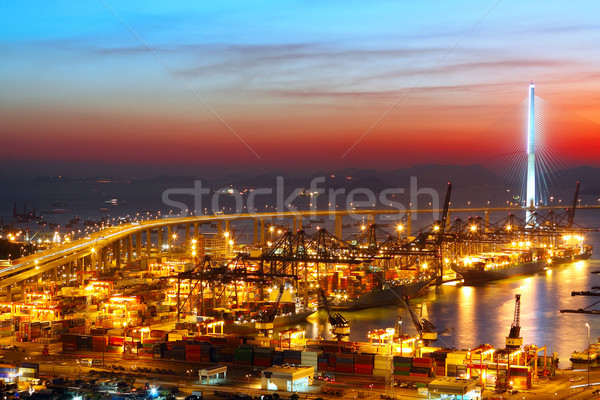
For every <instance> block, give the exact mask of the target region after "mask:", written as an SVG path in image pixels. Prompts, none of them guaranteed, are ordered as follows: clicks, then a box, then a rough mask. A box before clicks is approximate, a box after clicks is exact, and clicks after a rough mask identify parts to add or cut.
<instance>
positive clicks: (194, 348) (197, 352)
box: [185, 343, 203, 362]
mask: <svg viewBox="0 0 600 400" xmlns="http://www.w3.org/2000/svg"><path fill="white" fill-rule="evenodd" d="M202 355H203V354H202V346H201V345H199V344H189V343H188V344H186V345H185V361H195V362H200V361H202Z"/></svg>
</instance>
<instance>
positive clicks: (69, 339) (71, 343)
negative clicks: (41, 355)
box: [60, 333, 77, 353]
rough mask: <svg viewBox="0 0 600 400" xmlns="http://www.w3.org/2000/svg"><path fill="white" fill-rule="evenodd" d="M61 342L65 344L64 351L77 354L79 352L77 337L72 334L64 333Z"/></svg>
mask: <svg viewBox="0 0 600 400" xmlns="http://www.w3.org/2000/svg"><path fill="white" fill-rule="evenodd" d="M60 340H61V342H62V344H63V351H64V352H66V353H68V352H75V351H77V335H74V334H72V333H63V334H62V335H61V337H60Z"/></svg>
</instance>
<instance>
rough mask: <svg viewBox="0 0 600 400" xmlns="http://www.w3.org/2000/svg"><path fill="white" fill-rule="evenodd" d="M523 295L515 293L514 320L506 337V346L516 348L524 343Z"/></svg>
mask: <svg viewBox="0 0 600 400" xmlns="http://www.w3.org/2000/svg"><path fill="white" fill-rule="evenodd" d="M520 319H521V295H520V294H516V295H515V315H514V317H513V322H512V324H511V325H510V332H509V333H508V336H507V337H506V348H507V349H512V350H516V349H518V348H520V347H521V346H522V345H523V338H522V337H521V324H520Z"/></svg>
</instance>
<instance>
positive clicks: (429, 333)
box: [402, 295, 437, 346]
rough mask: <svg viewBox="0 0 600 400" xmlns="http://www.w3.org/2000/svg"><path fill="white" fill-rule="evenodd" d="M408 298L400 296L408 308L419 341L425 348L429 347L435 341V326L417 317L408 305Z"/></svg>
mask: <svg viewBox="0 0 600 400" xmlns="http://www.w3.org/2000/svg"><path fill="white" fill-rule="evenodd" d="M408 300H409V297H408V296H407V295H404V296H402V301H404V304H406V307H407V308H408V312H409V313H410V317H411V318H412V321H413V324H414V325H415V329H416V330H417V333H418V334H419V339H421V340H422V341H423V344H425V346H429V345H430V344H431V342H435V341H436V340H437V332H436V330H435V325H433V324H432V323H431V322H429V320H427V319H426V318H423V317H419V316H417V313H416V312H415V310H413V308H412V307H411V305H410V304H409V303H408Z"/></svg>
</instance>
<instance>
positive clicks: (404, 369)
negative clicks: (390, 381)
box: [394, 356, 412, 379]
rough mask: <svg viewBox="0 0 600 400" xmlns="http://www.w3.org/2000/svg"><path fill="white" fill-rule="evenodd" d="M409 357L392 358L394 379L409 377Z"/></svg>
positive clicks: (410, 361) (410, 364)
mask: <svg viewBox="0 0 600 400" xmlns="http://www.w3.org/2000/svg"><path fill="white" fill-rule="evenodd" d="M411 367H412V358H411V357H402V356H394V378H396V379H398V377H404V376H410V368H411Z"/></svg>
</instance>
